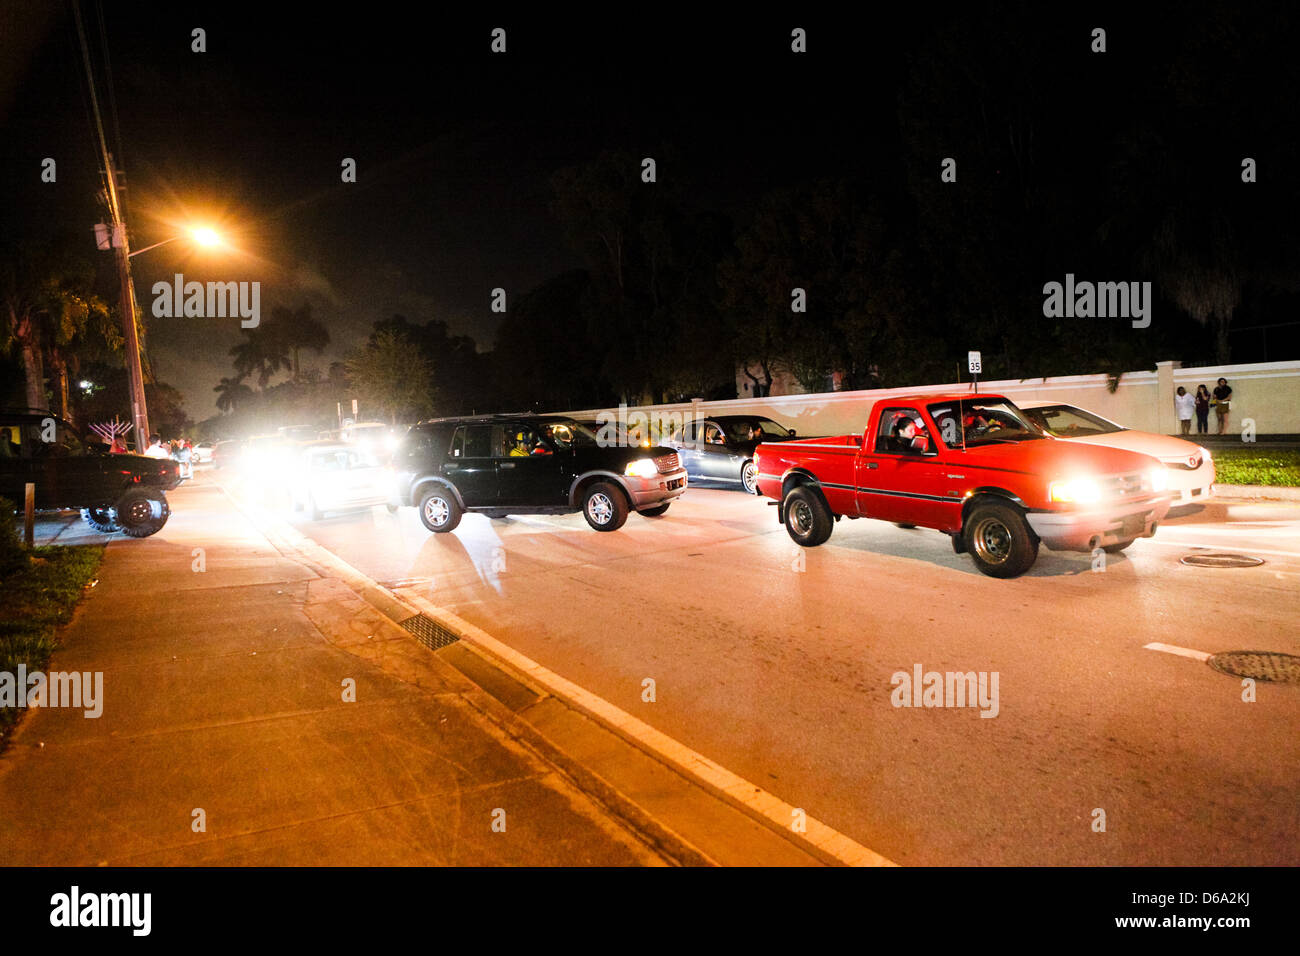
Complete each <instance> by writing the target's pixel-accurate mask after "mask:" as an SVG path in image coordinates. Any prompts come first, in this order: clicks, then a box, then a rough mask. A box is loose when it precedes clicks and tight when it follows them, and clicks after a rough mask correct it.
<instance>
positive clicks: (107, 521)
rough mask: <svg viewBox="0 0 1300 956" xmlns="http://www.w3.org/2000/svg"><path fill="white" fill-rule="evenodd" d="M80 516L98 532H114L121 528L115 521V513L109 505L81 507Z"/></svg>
mask: <svg viewBox="0 0 1300 956" xmlns="http://www.w3.org/2000/svg"><path fill="white" fill-rule="evenodd" d="M81 517H82V518H83V519H84V520H85V522H86V524H88V525H90V526H91V527H92V528H94V529H95V530H96V531H98V532H99V533H100V534H116V533H117V532H119V531H121V530H122V529H121V527H119V526H118V523H117V514H116V513H115V512H114V511H113V509H112V508H111V507H108V508H106V507H100V508H82V509H81Z"/></svg>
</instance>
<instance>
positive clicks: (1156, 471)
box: [1151, 468, 1169, 494]
mask: <svg viewBox="0 0 1300 956" xmlns="http://www.w3.org/2000/svg"><path fill="white" fill-rule="evenodd" d="M1168 487H1169V474H1168V473H1167V472H1166V471H1165V470H1164V469H1163V468H1152V469H1151V490H1152V491H1154V492H1156V493H1157V494H1159V493H1160V492H1162V491H1164V490H1165V489H1166V488H1168Z"/></svg>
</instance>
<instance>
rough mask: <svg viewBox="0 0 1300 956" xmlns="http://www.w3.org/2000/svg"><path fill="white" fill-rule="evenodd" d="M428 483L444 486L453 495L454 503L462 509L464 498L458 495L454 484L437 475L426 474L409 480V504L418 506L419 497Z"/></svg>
mask: <svg viewBox="0 0 1300 956" xmlns="http://www.w3.org/2000/svg"><path fill="white" fill-rule="evenodd" d="M429 485H440V486H441V487H443V488H446V489H447V490H448V491H450V492H451V493H452V495H453V496H454V497H455V499H456V504H457V505H458V506H459V507H460V508H461V510H462V511H463V510H464V508H465V499H464V498H462V497H461V496H460V492H459V491H458V490H457V489H456V486H455V485H453V484H452V483H451V482H450V481H448V480H447V479H446V478H443V477H441V476H438V475H426V476H424V477H423V478H417V479H416V480H415V481H413V482H411V504H412V505H414V506H415V507H417V508H418V507H419V505H420V498H421V497H422V496H423V495H424V489H425V488H426V487H428V486H429Z"/></svg>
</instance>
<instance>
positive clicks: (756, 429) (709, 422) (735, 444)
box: [664, 415, 796, 495]
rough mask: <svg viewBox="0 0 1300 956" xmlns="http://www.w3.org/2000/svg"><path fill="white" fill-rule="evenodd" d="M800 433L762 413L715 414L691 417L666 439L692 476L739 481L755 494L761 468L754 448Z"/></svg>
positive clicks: (784, 439)
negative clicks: (703, 417)
mask: <svg viewBox="0 0 1300 956" xmlns="http://www.w3.org/2000/svg"><path fill="white" fill-rule="evenodd" d="M794 437H796V434H795V430H794V429H793V428H786V427H785V426H784V425H781V424H779V423H777V422H774V421H772V419H770V418H763V417H761V416H758V415H714V416H712V417H710V418H705V419H692V420H690V421H687V422H686V423H685V424H684V425H683V426H682V428H681V430H680V431H677V432H675V433H674V434H672V435H671V436H669V437H668V439H667V440H666V441H665V442H664V444H665V445H667V446H668V447H669V448H673V449H676V451H677V454H678V455H679V456H681V460H682V466H683V467H684V468H685V469H686V473H687V474H688V475H690V476H691V477H692V478H712V479H714V480H717V481H730V482H738V483H739V484H740V486H741V487H742V488H744V490H745V491H747V492H748V493H749V494H751V495H756V494H758V468H757V467H756V466H755V465H754V449H755V448H757V447H758V445H759V444H760V443H762V442H783V441H789V440H790V439H792V438H794Z"/></svg>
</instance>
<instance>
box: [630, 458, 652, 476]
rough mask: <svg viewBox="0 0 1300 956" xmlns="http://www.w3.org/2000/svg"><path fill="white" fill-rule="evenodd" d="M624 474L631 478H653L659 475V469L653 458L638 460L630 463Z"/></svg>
mask: <svg viewBox="0 0 1300 956" xmlns="http://www.w3.org/2000/svg"><path fill="white" fill-rule="evenodd" d="M623 474H625V475H627V476H628V477H629V478H653V477H654V476H655V475H657V474H659V468H658V467H657V466H656V465H655V463H654V460H653V459H651V458H638V459H637V460H636V461H633V462H629V463H628V466H627V467H626V468H624V469H623Z"/></svg>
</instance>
